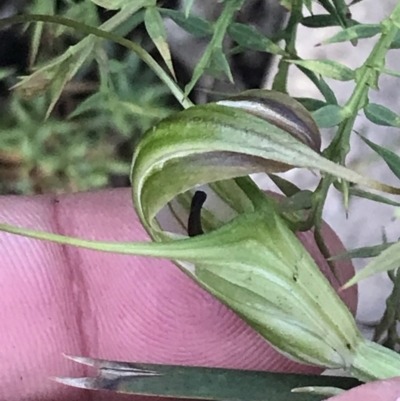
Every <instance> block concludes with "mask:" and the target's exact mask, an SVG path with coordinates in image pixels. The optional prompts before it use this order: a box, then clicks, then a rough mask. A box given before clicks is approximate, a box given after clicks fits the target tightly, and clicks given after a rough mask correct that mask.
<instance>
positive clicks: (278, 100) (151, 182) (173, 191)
mask: <svg viewBox="0 0 400 401" xmlns="http://www.w3.org/2000/svg"><path fill="white" fill-rule="evenodd" d="M319 135H320V134H319V130H318V128H317V126H316V124H315V122H314V121H313V119H312V118H311V116H310V114H309V113H308V112H307V110H306V109H305V108H304V107H303V106H301V105H300V104H299V103H298V102H296V101H295V100H293V99H292V98H290V97H289V96H287V95H283V94H280V93H279V94H278V93H276V92H273V91H263V90H257V91H248V92H245V93H244V94H241V95H240V96H237V97H233V98H231V99H229V100H227V101H221V102H217V103H213V104H207V105H203V106H195V107H191V108H189V109H187V110H184V111H182V112H180V113H177V114H175V115H173V116H171V117H168V118H166V119H164V120H162V121H161V122H160V123H159V124H158V125H156V126H155V127H153V128H152V129H150V130H149V131H148V132H147V133H146V134H145V135H144V136H143V138H142V139H141V141H140V143H139V144H138V146H137V149H136V151H135V154H134V158H133V164H132V193H133V202H134V207H135V209H136V211H137V213H138V216H139V218H140V220H141V222H142V224H143V226H144V227H145V229H146V230H147V232H148V233H149V235H150V236H151V238H152V239H153V242H149V243H100V242H94V241H85V240H79V239H75V238H66V237H62V236H55V235H49V234H43V233H38V232H32V231H29V230H24V229H18V228H13V227H10V226H5V225H1V226H0V229H2V230H4V231H9V232H14V233H18V234H22V235H28V236H31V237H34V238H41V239H49V240H52V241H56V242H62V243H67V244H72V245H77V246H83V247H87V248H91V249H98V250H102V251H108V252H121V253H128V254H136V255H148V256H153V257H159V258H169V259H171V260H173V261H174V262H175V263H176V264H177V266H179V268H180V269H181V270H182V271H183V272H185V273H186V274H187V275H188V276H190V277H191V278H192V279H193V280H195V281H196V282H197V283H198V284H199V285H200V286H201V287H203V288H204V289H206V290H207V291H208V292H210V293H211V294H213V295H214V296H215V297H216V298H218V299H219V300H220V301H221V302H223V303H224V304H225V305H227V306H228V307H229V308H231V309H232V310H233V311H235V312H236V313H237V314H238V315H239V316H241V318H242V319H244V320H245V321H246V322H247V323H248V324H249V325H250V326H252V327H253V328H254V329H255V330H257V331H258V333H260V335H261V336H263V337H264V338H265V339H266V340H267V341H268V342H269V343H270V344H271V345H272V346H273V347H275V348H276V349H277V350H279V351H280V352H281V353H283V354H285V355H286V356H288V357H289V358H292V359H294V360H296V361H300V362H302V363H306V364H311V365H317V366H321V367H324V368H333V369H335V368H342V369H345V370H346V371H348V372H350V373H351V374H352V375H354V376H355V377H357V378H359V379H361V380H364V381H368V380H375V379H384V378H389V377H393V376H397V375H400V357H399V356H398V355H397V354H396V353H394V352H392V351H390V350H388V349H386V348H384V347H382V346H380V345H378V344H375V343H372V342H370V341H367V340H366V339H364V338H363V337H362V335H361V334H360V332H359V330H358V328H357V326H356V324H355V321H354V318H353V316H352V314H351V313H350V311H349V310H348V308H347V307H346V305H345V304H344V303H343V302H342V300H341V299H340V297H339V296H338V295H337V293H336V292H335V290H334V289H333V288H332V286H331V285H330V284H329V282H328V280H327V279H326V278H325V276H324V275H323V274H322V273H321V271H320V269H319V268H318V266H317V264H316V263H315V261H314V260H313V258H312V257H311V255H310V254H309V253H308V252H307V250H306V249H305V247H304V246H303V245H302V243H301V242H300V241H299V239H298V238H297V237H296V235H295V233H294V232H293V231H292V230H291V229H290V227H289V225H288V223H287V221H286V220H285V219H284V218H283V217H282V216H281V214H280V213H279V210H278V208H277V203H276V201H275V200H274V199H272V198H270V197H268V196H266V195H265V194H264V193H263V192H262V191H260V189H259V188H258V187H257V186H256V185H255V184H254V183H253V181H252V180H251V179H250V178H249V177H248V175H250V174H252V173H259V172H267V173H271V172H282V171H286V170H288V169H289V168H292V167H303V168H309V169H316V170H319V171H321V172H322V173H324V174H332V175H334V176H336V177H338V178H340V179H343V180H348V181H351V182H354V183H356V184H359V185H364V186H368V187H371V188H375V189H381V190H390V191H391V192H396V191H397V192H398V190H397V189H396V190H395V189H393V188H391V187H388V186H385V185H384V184H380V183H378V182H376V181H374V180H372V179H369V178H366V177H363V176H361V175H360V174H358V173H356V172H354V171H351V170H349V169H347V168H345V167H343V166H339V165H336V164H334V163H333V162H331V161H329V160H327V159H325V158H324V157H323V156H322V155H321V154H320V149H319V147H320V143H321V142H320V136H319ZM204 185H209V188H210V189H211V190H212V193H213V196H214V197H215V198H216V199H217V200H218V201H219V202H220V203H221V202H222V204H223V205H225V207H226V208H227V209H229V210H230V213H229V215H227V216H223V217H221V216H220V215H219V214H218V213H216V212H215V211H213V210H212V209H210V208H208V207H207V205H206V207H205V208H204V210H202V211H201V220H200V209H201V206H202V203H203V201H204V199H200V200H198V199H197V201H196V202H198V203H197V204H196V202H194V203H193V202H192V197H193V191H195V190H197V189H199V188H200V187H201V186H204ZM197 196H198V195H197ZM190 205H192V213H191V214H190V213H189V209H190ZM168 208H170V210H172V211H173V213H175V215H176V216H177V220H178V221H180V224H181V226H182V230H181V232H179V233H178V232H173V231H168V230H167V229H166V228H165V227H163V224H162V222H161V220H160V215H161V214H162V213H163V212H164V211H165V210H167V209H168ZM178 209H179V210H180V212H179V210H178ZM193 210H194V212H193ZM182 211H183V212H184V213H183V214H185V213H186V214H185V218H183V219H181V218H180V217H179V215H180V214H181V215H182V213H181V212H182ZM189 214H190V218H189V224H187V221H188V217H189ZM188 226H189V227H188ZM187 231H189V234H190V235H189V236H188V235H187V234H186V232H187Z"/></svg>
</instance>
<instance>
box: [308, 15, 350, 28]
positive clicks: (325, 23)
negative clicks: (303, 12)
mask: <svg viewBox="0 0 400 401" xmlns="http://www.w3.org/2000/svg"><path fill="white" fill-rule="evenodd" d="M353 23H357V22H356V21H354V20H353ZM301 24H302V25H304V26H306V27H307V28H325V27H329V26H340V23H339V22H338V20H337V18H336V17H334V16H332V15H331V14H317V15H312V16H310V17H305V18H303V19H302V20H301Z"/></svg>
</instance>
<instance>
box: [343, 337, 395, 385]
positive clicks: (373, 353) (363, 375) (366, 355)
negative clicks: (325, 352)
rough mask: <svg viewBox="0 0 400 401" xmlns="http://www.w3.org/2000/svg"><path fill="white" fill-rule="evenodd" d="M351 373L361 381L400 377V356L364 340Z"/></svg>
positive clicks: (356, 353) (359, 345)
mask: <svg viewBox="0 0 400 401" xmlns="http://www.w3.org/2000/svg"><path fill="white" fill-rule="evenodd" d="M355 351H356V352H355V357H354V360H353V363H352V366H351V367H350V369H349V371H350V373H351V374H352V375H353V376H354V377H357V378H358V379H359V380H362V381H366V382H367V381H372V380H384V379H389V378H392V377H396V376H400V356H399V354H398V353H396V352H394V351H392V350H390V349H388V348H385V347H383V346H382V345H380V344H376V343H374V342H372V341H369V340H366V339H364V340H363V341H361V342H360V343H359V344H358V346H357V348H356V350H355Z"/></svg>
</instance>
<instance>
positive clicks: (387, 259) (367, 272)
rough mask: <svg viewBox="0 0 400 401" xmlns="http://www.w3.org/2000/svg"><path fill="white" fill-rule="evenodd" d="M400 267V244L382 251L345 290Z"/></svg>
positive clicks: (397, 243)
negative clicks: (378, 274)
mask: <svg viewBox="0 0 400 401" xmlns="http://www.w3.org/2000/svg"><path fill="white" fill-rule="evenodd" d="M398 267H400V242H396V243H394V244H392V245H390V246H389V247H388V248H387V249H385V250H384V251H382V252H381V253H380V254H379V256H377V257H376V258H375V259H374V260H373V261H372V262H370V263H368V265H367V266H366V267H364V269H362V270H360V271H359V272H358V273H357V274H356V275H355V276H354V277H353V278H352V279H351V280H349V281H348V282H347V283H346V284H345V285H344V286H343V288H344V289H345V288H349V287H351V286H352V285H354V284H357V283H359V282H360V281H361V280H363V279H366V278H368V277H371V276H373V275H374V274H377V273H383V272H387V271H389V270H394V269H397V268H398Z"/></svg>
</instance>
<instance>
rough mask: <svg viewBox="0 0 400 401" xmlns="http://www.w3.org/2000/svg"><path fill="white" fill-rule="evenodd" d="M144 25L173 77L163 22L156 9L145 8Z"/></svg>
mask: <svg viewBox="0 0 400 401" xmlns="http://www.w3.org/2000/svg"><path fill="white" fill-rule="evenodd" d="M144 23H145V26H146V30H147V33H148V34H149V36H150V38H151V40H152V41H153V43H154V44H155V45H156V47H157V49H158V51H159V52H160V54H161V57H162V58H163V60H164V61H165V64H166V65H167V67H168V69H169V71H170V73H171V74H172V75H173V76H174V77H175V72H174V67H173V65H172V59H171V52H170V50H169V45H168V42H167V32H166V30H165V26H164V21H163V19H162V18H161V15H160V13H159V11H158V9H157V8H156V7H147V8H146V11H145V13H144Z"/></svg>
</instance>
